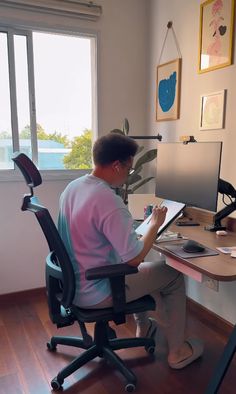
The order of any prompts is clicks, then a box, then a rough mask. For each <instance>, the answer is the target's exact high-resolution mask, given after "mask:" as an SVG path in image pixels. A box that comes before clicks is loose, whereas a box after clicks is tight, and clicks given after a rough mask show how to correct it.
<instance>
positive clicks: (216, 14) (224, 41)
mask: <svg viewBox="0 0 236 394" xmlns="http://www.w3.org/2000/svg"><path fill="white" fill-rule="evenodd" d="M233 30H234V0H207V1H204V2H203V3H202V4H201V6H200V41H199V60H198V61H199V64H198V71H199V72H200V73H203V72H206V71H211V70H215V69H217V68H221V67H225V66H229V65H230V64H232V44H233Z"/></svg>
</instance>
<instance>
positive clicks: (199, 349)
mask: <svg viewBox="0 0 236 394" xmlns="http://www.w3.org/2000/svg"><path fill="white" fill-rule="evenodd" d="M185 342H186V343H187V344H188V345H189V346H190V347H191V348H192V354H191V356H189V357H187V358H185V359H184V360H182V361H179V362H178V363H169V366H170V367H171V368H173V369H182V368H185V367H187V365H189V364H191V363H192V362H193V361H195V360H197V359H198V358H199V357H201V356H202V354H203V350H204V346H203V342H202V341H201V340H200V339H197V338H190V339H187V340H186V341H185Z"/></svg>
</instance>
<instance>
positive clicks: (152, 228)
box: [127, 207, 167, 267]
mask: <svg viewBox="0 0 236 394" xmlns="http://www.w3.org/2000/svg"><path fill="white" fill-rule="evenodd" d="M166 212H167V208H166V207H161V208H159V207H154V208H153V211H152V217H151V221H150V225H149V228H148V231H147V232H146V234H145V235H144V236H143V237H142V238H141V240H142V241H143V243H144V246H143V249H142V251H141V252H140V253H139V254H138V255H137V256H136V257H134V258H133V259H132V260H130V261H128V262H127V263H128V264H129V265H132V266H134V267H137V266H138V265H139V264H140V263H141V262H142V261H143V259H144V257H145V256H146V255H147V254H148V252H149V251H150V250H151V248H152V245H153V242H154V241H155V239H156V236H157V231H158V229H159V227H160V226H161V225H162V224H163V223H164V221H165V217H166Z"/></svg>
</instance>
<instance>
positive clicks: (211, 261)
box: [153, 218, 236, 394]
mask: <svg viewBox="0 0 236 394" xmlns="http://www.w3.org/2000/svg"><path fill="white" fill-rule="evenodd" d="M194 219H195V218H194ZM198 221H199V220H198ZM199 223H200V226H193V227H178V226H176V225H175V224H172V225H171V226H170V227H169V229H170V230H171V231H173V232H180V233H181V235H182V236H185V237H187V238H188V239H194V240H195V241H197V242H199V243H201V244H203V245H205V246H207V247H209V248H211V249H215V248H216V247H221V246H234V245H235V246H236V233H235V232H228V234H227V235H226V236H219V235H216V233H215V232H210V231H206V230H205V229H204V227H205V226H206V222H200V221H199ZM208 223H209V222H208ZM170 242H171V243H173V242H174V243H177V242H183V240H181V239H180V240H179V241H169V242H160V243H158V242H155V243H154V244H153V249H154V250H156V251H158V252H162V253H163V254H164V255H166V256H167V257H169V259H170V262H171V264H170V265H171V266H172V267H174V268H176V269H179V270H180V271H181V272H183V273H186V274H187V275H189V273H191V271H192V273H193V275H189V276H192V277H193V278H194V273H196V274H197V275H196V277H195V279H196V278H197V277H198V278H203V276H204V275H206V276H207V277H210V278H213V279H216V280H218V281H233V280H236V259H235V258H232V257H231V256H230V255H229V254H223V253H221V252H219V255H217V256H204V257H194V258H191V256H190V257H189V258H188V259H184V258H181V257H179V256H176V255H175V254H174V253H172V252H170V251H169V250H167V249H165V245H167V244H169V243H170ZM167 260H168V259H167ZM172 263H173V264H172ZM175 263H176V264H175ZM189 270H190V271H189ZM235 352H236V326H235V327H234V329H233V331H232V334H231V336H230V338H229V340H228V342H227V344H226V346H225V349H224V351H223V354H222V356H221V358H220V360H219V361H218V363H217V365H216V367H215V370H214V372H213V375H212V378H211V380H210V382H209V384H208V386H207V388H206V391H205V394H216V393H218V390H219V387H220V385H221V383H222V381H223V379H224V376H225V374H226V372H227V370H228V368H229V366H230V363H231V360H232V358H233V356H234V354H235Z"/></svg>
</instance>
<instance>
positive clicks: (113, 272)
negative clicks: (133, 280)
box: [85, 264, 138, 280]
mask: <svg viewBox="0 0 236 394" xmlns="http://www.w3.org/2000/svg"><path fill="white" fill-rule="evenodd" d="M136 272H138V268H137V267H132V266H131V265H129V264H110V265H104V266H102V267H98V268H91V269H89V270H87V271H86V272H85V277H86V279H88V280H93V279H103V278H113V277H116V276H120V275H130V274H135V273H136Z"/></svg>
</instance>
